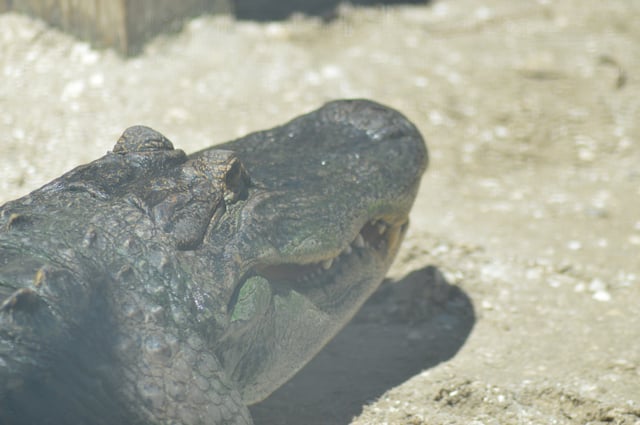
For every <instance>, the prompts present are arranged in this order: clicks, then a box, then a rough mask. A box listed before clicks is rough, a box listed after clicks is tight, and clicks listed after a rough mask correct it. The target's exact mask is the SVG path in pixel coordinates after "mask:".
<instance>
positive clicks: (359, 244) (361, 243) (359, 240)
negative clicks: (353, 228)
mask: <svg viewBox="0 0 640 425" xmlns="http://www.w3.org/2000/svg"><path fill="white" fill-rule="evenodd" d="M353 246H355V247H356V248H364V238H363V237H362V235H361V234H360V233H358V236H356V238H355V239H354V240H353Z"/></svg>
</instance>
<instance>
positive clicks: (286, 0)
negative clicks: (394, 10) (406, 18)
mask: <svg viewBox="0 0 640 425" xmlns="http://www.w3.org/2000/svg"><path fill="white" fill-rule="evenodd" d="M342 2H344V0H305V1H299V0H280V1H277V2H274V1H272V0H234V1H233V9H234V14H235V16H236V18H238V19H246V20H254V21H271V20H282V19H287V18H288V17H289V16H291V15H292V14H294V13H302V14H305V15H308V16H319V17H321V18H322V19H324V20H331V19H333V18H335V17H336V16H337V7H338V5H339V4H340V3H342ZM429 2H430V0H351V1H349V3H350V4H353V5H359V6H384V5H394V4H422V5H424V4H427V3H429Z"/></svg>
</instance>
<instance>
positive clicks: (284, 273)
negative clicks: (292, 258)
mask: <svg viewBox="0 0 640 425" xmlns="http://www.w3.org/2000/svg"><path fill="white" fill-rule="evenodd" d="M407 225H408V221H407V220H405V221H403V222H401V223H399V224H393V225H392V224H389V223H387V222H386V221H385V220H383V219H376V220H370V221H368V222H367V223H366V224H365V225H364V226H363V227H362V228H361V229H360V232H359V233H358V234H357V235H356V237H355V238H354V239H353V240H352V241H351V243H350V244H348V245H347V246H346V247H345V248H343V249H342V250H341V251H340V252H339V253H338V254H337V255H334V256H332V257H329V258H327V259H324V260H322V261H316V262H311V263H305V264H300V263H283V264H277V265H269V266H262V267H256V269H255V271H256V273H257V274H259V275H261V276H264V277H266V278H267V279H268V280H269V281H272V282H273V281H280V282H283V281H284V282H289V283H291V284H297V285H307V284H327V283H330V282H331V281H332V280H335V279H337V278H338V276H339V274H340V273H339V269H340V267H343V266H345V264H346V263H348V262H349V260H350V259H352V258H353V256H365V255H370V256H377V257H379V259H380V260H384V259H386V257H387V256H388V255H389V253H392V252H395V248H396V245H397V244H398V243H400V240H401V239H402V235H403V234H404V231H405V230H406V228H407Z"/></svg>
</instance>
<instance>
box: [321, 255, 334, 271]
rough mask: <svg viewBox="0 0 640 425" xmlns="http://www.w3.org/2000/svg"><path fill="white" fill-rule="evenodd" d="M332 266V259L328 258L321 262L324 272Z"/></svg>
mask: <svg viewBox="0 0 640 425" xmlns="http://www.w3.org/2000/svg"><path fill="white" fill-rule="evenodd" d="M332 264H333V258H330V259H328V260H325V261H323V262H322V268H323V269H325V270H329V269H330V268H331V265H332Z"/></svg>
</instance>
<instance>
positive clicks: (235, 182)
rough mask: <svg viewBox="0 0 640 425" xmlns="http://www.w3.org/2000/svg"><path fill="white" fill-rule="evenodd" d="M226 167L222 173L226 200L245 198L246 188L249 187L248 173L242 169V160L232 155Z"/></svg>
mask: <svg viewBox="0 0 640 425" xmlns="http://www.w3.org/2000/svg"><path fill="white" fill-rule="evenodd" d="M228 167H229V168H228V169H227V171H226V173H225V175H224V185H225V195H224V199H225V201H227V202H235V201H237V200H242V199H246V197H247V188H248V187H249V183H250V179H249V174H247V171H246V170H245V169H244V166H243V165H242V162H240V160H239V159H238V158H236V157H233V158H232V159H231V161H230V162H229V164H228Z"/></svg>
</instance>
